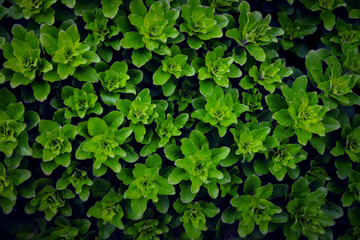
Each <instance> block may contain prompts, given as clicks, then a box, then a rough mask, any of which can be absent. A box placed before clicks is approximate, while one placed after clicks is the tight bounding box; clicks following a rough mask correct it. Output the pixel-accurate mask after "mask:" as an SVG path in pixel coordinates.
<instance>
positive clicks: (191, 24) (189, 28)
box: [180, 0, 228, 49]
mask: <svg viewBox="0 0 360 240" xmlns="http://www.w3.org/2000/svg"><path fill="white" fill-rule="evenodd" d="M181 17H182V18H183V19H184V23H182V24H180V31H181V32H185V33H187V34H188V35H189V37H188V38H187V44H188V45H189V46H190V47H191V48H193V49H199V48H201V46H202V45H203V44H204V41H205V40H209V39H213V38H220V37H222V36H223V32H222V28H224V27H226V26H227V24H228V19H227V18H226V17H225V16H223V15H215V8H214V7H207V6H203V5H201V2H200V0H189V1H187V3H186V4H184V5H182V8H181Z"/></svg>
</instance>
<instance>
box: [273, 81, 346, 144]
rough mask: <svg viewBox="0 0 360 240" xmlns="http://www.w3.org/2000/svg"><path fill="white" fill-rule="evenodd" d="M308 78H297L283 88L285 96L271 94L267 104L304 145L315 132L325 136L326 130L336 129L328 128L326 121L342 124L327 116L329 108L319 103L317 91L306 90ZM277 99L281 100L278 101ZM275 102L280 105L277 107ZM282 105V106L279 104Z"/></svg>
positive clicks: (281, 122)
mask: <svg viewBox="0 0 360 240" xmlns="http://www.w3.org/2000/svg"><path fill="white" fill-rule="evenodd" d="M306 86H307V78H306V76H302V77H299V78H297V79H296V80H295V81H294V83H293V85H292V87H291V88H290V87H288V86H285V87H283V88H281V90H282V93H283V96H284V97H285V99H284V98H283V97H282V96H279V95H277V94H275V95H269V96H268V98H267V99H266V100H267V104H268V105H269V108H270V110H271V111H273V112H275V113H274V115H273V118H274V119H275V120H276V121H277V122H278V123H279V124H280V125H283V126H286V127H289V128H293V129H294V130H295V134H296V135H297V138H298V142H299V143H300V144H302V145H306V143H307V142H308V141H309V140H311V139H312V137H313V134H317V135H319V136H325V132H329V131H333V130H336V129H337V128H339V127H340V126H337V127H335V129H326V128H325V124H324V121H326V120H327V121H332V122H334V124H335V125H340V124H339V123H338V122H337V121H336V120H335V119H334V118H330V117H326V116H325V114H326V112H327V111H328V108H327V107H325V106H322V105H318V96H317V94H316V92H309V93H307V92H306ZM275 99H277V100H278V101H279V102H280V104H279V102H278V103H276V100H275ZM275 104H277V105H278V106H277V107H275ZM279 105H280V106H279Z"/></svg>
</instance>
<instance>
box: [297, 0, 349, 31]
mask: <svg viewBox="0 0 360 240" xmlns="http://www.w3.org/2000/svg"><path fill="white" fill-rule="evenodd" d="M300 1H301V2H302V3H303V4H304V5H305V7H306V8H308V9H310V10H311V11H321V12H320V18H321V20H323V22H324V27H325V29H326V30H328V31H331V30H332V29H333V27H334V25H335V18H336V16H335V14H334V13H333V12H332V11H333V10H334V9H336V8H339V7H344V6H346V3H345V2H344V0H300Z"/></svg>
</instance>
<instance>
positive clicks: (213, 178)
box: [165, 130, 230, 198]
mask: <svg viewBox="0 0 360 240" xmlns="http://www.w3.org/2000/svg"><path fill="white" fill-rule="evenodd" d="M179 151H181V153H180V157H179V158H178V157H177V155H178V154H176V153H177V152H179ZM229 152H230V149H229V148H228V147H219V148H212V149H210V148H209V142H208V141H207V139H206V137H205V136H204V134H202V133H201V132H200V131H197V130H194V131H192V132H191V133H190V137H189V138H183V139H181V147H180V148H179V147H178V146H176V145H168V147H166V148H165V155H166V157H167V158H168V159H169V160H172V161H175V166H176V167H177V168H175V169H174V171H173V172H172V173H171V174H170V175H169V178H168V181H169V183H170V184H178V183H179V182H181V181H188V180H190V181H191V188H190V191H191V193H193V194H196V193H197V192H199V190H200V187H201V186H204V187H205V188H207V190H208V193H209V195H210V196H211V197H212V198H216V197H217V195H218V193H219V189H218V187H217V182H218V181H219V180H220V179H222V178H223V177H224V174H223V173H222V172H221V171H219V170H218V169H217V167H218V166H219V164H220V161H221V160H223V159H225V158H226V157H227V156H228V154H229Z"/></svg>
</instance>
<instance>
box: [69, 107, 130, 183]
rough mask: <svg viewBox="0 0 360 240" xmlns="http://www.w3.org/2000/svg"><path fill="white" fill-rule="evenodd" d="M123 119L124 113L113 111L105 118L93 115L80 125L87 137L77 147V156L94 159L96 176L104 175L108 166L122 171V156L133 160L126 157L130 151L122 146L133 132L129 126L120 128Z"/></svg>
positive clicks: (81, 158)
mask: <svg viewBox="0 0 360 240" xmlns="http://www.w3.org/2000/svg"><path fill="white" fill-rule="evenodd" d="M123 121H124V117H123V115H122V114H121V113H120V112H118V111H113V112H110V113H109V114H107V115H106V116H105V117H104V118H103V119H100V118H97V117H92V118H90V119H89V121H88V122H84V123H85V124H82V125H79V126H78V128H79V132H80V134H81V135H83V136H84V137H86V140H85V141H83V142H82V143H81V145H80V146H79V148H78V149H77V151H76V158H77V159H79V160H83V159H89V158H90V159H94V163H93V173H94V175H95V176H102V175H104V174H105V173H106V171H107V169H108V168H110V169H111V170H112V171H114V172H116V173H119V172H120V171H121V164H120V163H119V159H120V158H122V159H124V160H125V161H131V160H129V159H128V158H126V156H127V155H128V153H127V152H126V151H125V150H124V149H123V148H122V147H121V145H124V144H125V142H126V139H127V138H128V137H129V136H130V135H131V133H132V130H131V129H130V128H128V127H123V128H121V129H118V128H119V126H120V125H121V124H122V122H123ZM124 147H126V145H124Z"/></svg>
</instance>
